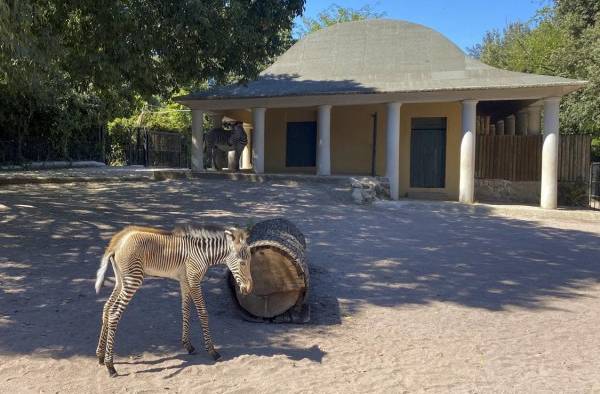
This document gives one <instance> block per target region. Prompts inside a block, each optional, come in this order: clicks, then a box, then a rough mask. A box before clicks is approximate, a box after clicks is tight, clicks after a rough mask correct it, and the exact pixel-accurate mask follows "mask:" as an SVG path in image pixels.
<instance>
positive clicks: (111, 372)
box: [106, 365, 119, 378]
mask: <svg viewBox="0 0 600 394" xmlns="http://www.w3.org/2000/svg"><path fill="white" fill-rule="evenodd" d="M106 369H108V374H109V375H110V377H111V378H114V377H117V376H119V374H117V370H116V369H115V367H113V366H112V365H107V366H106Z"/></svg>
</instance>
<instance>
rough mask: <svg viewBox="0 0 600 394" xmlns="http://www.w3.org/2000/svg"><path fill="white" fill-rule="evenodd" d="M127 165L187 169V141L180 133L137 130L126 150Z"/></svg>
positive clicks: (188, 160) (188, 162)
mask: <svg viewBox="0 0 600 394" xmlns="http://www.w3.org/2000/svg"><path fill="white" fill-rule="evenodd" d="M127 164H137V165H144V166H145V167H181V168H188V167H189V166H190V149H189V142H188V139H187V137H186V136H185V135H183V134H181V133H175V132H166V131H156V130H142V129H137V130H136V131H135V133H134V136H133V140H132V141H131V143H130V145H129V147H128V149H127Z"/></svg>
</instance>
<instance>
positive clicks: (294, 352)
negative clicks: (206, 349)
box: [115, 345, 327, 379]
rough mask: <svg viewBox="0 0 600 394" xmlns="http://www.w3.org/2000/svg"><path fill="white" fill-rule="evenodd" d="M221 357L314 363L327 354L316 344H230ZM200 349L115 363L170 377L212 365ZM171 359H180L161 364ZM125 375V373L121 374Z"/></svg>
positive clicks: (222, 361) (224, 358)
mask: <svg viewBox="0 0 600 394" xmlns="http://www.w3.org/2000/svg"><path fill="white" fill-rule="evenodd" d="M219 351H220V352H221V354H222V356H223V358H222V359H221V360H220V361H219V363H227V362H228V361H231V360H234V359H236V358H238V357H240V356H245V355H254V356H264V357H273V356H280V355H283V356H285V357H287V359H289V360H294V361H300V360H304V359H307V360H309V361H312V362H315V363H321V362H322V361H323V357H324V356H325V355H326V354H327V353H326V352H325V351H323V350H322V349H321V348H320V347H319V346H318V345H313V346H311V347H310V348H307V349H299V348H290V347H278V346H275V347H274V346H256V347H252V346H230V347H222V348H220V349H219ZM202 353H203V352H202V351H201V350H199V351H198V354H191V355H190V354H177V355H173V356H166V357H161V358H157V359H153V360H141V359H140V360H134V361H117V362H115V364H123V365H130V366H134V367H135V366H150V368H146V369H142V370H138V371H135V373H136V374H137V373H156V372H164V371H172V372H171V373H169V374H168V375H165V376H164V379H170V378H172V377H174V376H177V375H178V374H180V373H181V372H182V371H183V370H184V369H186V368H189V367H191V366H195V365H212V364H215V362H214V361H213V360H212V359H211V358H210V357H209V355H208V354H202ZM172 361H180V363H179V364H177V365H169V366H161V365H163V364H165V363H170V362H172ZM123 376H125V374H124V375H123Z"/></svg>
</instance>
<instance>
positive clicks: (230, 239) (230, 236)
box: [225, 228, 233, 242]
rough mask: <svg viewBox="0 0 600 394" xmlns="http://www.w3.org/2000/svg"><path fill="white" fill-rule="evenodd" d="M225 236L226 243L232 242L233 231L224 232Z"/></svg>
mask: <svg viewBox="0 0 600 394" xmlns="http://www.w3.org/2000/svg"><path fill="white" fill-rule="evenodd" d="M225 236H226V237H227V241H229V242H233V230H232V229H230V228H228V229H226V230H225Z"/></svg>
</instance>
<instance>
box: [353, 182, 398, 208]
mask: <svg viewBox="0 0 600 394" xmlns="http://www.w3.org/2000/svg"><path fill="white" fill-rule="evenodd" d="M350 185H351V188H352V199H353V200H354V202H355V203H357V204H370V203H372V202H373V201H375V200H377V199H388V198H389V196H390V191H389V190H390V186H389V182H388V181H387V179H386V178H376V177H361V178H352V179H351V181H350Z"/></svg>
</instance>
